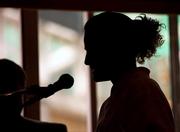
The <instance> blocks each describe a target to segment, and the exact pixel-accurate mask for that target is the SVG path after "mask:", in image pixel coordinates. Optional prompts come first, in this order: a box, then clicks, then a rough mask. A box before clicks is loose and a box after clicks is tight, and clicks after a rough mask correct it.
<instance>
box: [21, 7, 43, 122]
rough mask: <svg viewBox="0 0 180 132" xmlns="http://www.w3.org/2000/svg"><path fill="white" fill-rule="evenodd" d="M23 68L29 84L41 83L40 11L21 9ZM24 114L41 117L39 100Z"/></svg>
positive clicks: (30, 116) (26, 109)
mask: <svg viewBox="0 0 180 132" xmlns="http://www.w3.org/2000/svg"><path fill="white" fill-rule="evenodd" d="M21 25H22V29H21V30H22V50H23V51H22V53H23V68H24V69H25V72H26V74H27V86H30V85H33V84H39V62H38V11H37V10H27V9H21ZM24 116H26V117H29V118H33V119H39V118H40V108H39V102H37V103H34V104H32V105H30V106H27V107H25V108H24Z"/></svg>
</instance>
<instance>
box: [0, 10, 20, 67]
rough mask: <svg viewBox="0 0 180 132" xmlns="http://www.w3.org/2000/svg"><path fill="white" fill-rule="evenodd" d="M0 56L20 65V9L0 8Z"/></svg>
mask: <svg viewBox="0 0 180 132" xmlns="http://www.w3.org/2000/svg"><path fill="white" fill-rule="evenodd" d="M0 18H1V20H0V58H8V59H11V60H13V61H15V62H16V63H17V64H19V65H22V52H21V25H20V24H21V23H20V10H19V9H12V8H1V9H0Z"/></svg>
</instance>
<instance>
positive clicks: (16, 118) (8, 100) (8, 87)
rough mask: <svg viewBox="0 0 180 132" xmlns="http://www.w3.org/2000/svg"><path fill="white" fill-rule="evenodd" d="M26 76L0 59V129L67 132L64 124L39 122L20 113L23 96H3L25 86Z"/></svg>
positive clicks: (17, 68) (18, 67)
mask: <svg viewBox="0 0 180 132" xmlns="http://www.w3.org/2000/svg"><path fill="white" fill-rule="evenodd" d="M25 83H26V77H25V73H24V71H23V69H22V68H21V67H20V66H19V65H17V64H16V63H14V62H13V61H10V60H8V59H0V105H1V108H0V131H1V132H9V131H20V132H25V131H34V132H35V131H39V132H40V131H49V132H50V131H52V132H67V128H66V125H64V124H60V123H49V122H41V121H38V120H33V119H29V118H25V117H23V116H22V115H21V111H22V108H23V104H24V102H23V96H20V95H17V96H5V95H7V94H8V93H12V92H15V91H17V90H20V89H24V88H25Z"/></svg>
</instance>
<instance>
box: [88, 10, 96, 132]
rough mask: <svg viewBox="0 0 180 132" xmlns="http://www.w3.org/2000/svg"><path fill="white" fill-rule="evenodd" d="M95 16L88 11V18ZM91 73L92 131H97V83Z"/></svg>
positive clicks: (90, 125)
mask: <svg viewBox="0 0 180 132" xmlns="http://www.w3.org/2000/svg"><path fill="white" fill-rule="evenodd" d="M92 16H93V12H88V19H89V18H90V17H92ZM89 73H90V90H89V91H90V124H89V127H90V132H95V131H96V126H97V95H96V83H95V82H94V81H93V79H92V72H91V70H90V69H89Z"/></svg>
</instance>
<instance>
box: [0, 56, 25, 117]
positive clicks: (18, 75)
mask: <svg viewBox="0 0 180 132" xmlns="http://www.w3.org/2000/svg"><path fill="white" fill-rule="evenodd" d="M24 87H25V74H24V71H23V70H22V68H21V67H20V66H19V65H17V64H16V63H14V62H12V61H10V60H7V59H0V94H7V93H11V92H15V91H17V90H19V89H23V88H24ZM0 99H1V100H0V103H1V106H2V108H1V113H2V115H3V114H4V116H7V113H8V115H9V116H14V115H16V114H17V115H19V114H20V112H21V107H22V103H23V102H22V98H21V96H17V97H12V98H11V97H5V98H0ZM3 112H4V113H3Z"/></svg>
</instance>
